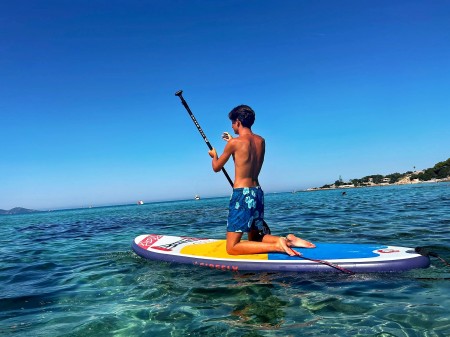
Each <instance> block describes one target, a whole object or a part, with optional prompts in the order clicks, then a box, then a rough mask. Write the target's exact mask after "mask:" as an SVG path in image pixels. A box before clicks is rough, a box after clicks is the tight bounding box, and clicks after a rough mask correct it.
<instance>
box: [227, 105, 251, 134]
mask: <svg viewBox="0 0 450 337" xmlns="http://www.w3.org/2000/svg"><path fill="white" fill-rule="evenodd" d="M228 118H229V119H230V120H232V121H236V120H238V121H240V122H241V123H242V126H244V127H246V128H251V127H252V125H253V123H254V122H255V112H254V111H253V109H252V108H250V107H249V106H248V105H239V106H237V107H235V108H234V109H233V110H231V111H230V113H229V114H228Z"/></svg>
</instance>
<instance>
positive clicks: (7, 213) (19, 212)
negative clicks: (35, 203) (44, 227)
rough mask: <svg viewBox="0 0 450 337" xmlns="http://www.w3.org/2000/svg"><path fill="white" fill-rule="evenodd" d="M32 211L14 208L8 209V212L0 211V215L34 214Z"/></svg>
mask: <svg viewBox="0 0 450 337" xmlns="http://www.w3.org/2000/svg"><path fill="white" fill-rule="evenodd" d="M36 212H39V211H36V210H34V209H28V208H23V207H15V208H12V209H10V210H9V211H7V210H3V209H0V215H12V214H27V213H36Z"/></svg>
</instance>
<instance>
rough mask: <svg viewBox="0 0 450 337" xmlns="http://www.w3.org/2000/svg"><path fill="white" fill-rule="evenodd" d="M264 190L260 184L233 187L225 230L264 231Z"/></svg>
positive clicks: (237, 231)
mask: <svg viewBox="0 0 450 337" xmlns="http://www.w3.org/2000/svg"><path fill="white" fill-rule="evenodd" d="M263 223H264V192H263V190H262V189H261V187H260V186H256V187H243V188H235V189H233V194H232V195H231V199H230V206H229V212H228V222H227V231H228V232H236V233H242V232H245V233H248V232H249V231H252V230H257V231H259V232H261V233H264V232H265V229H264V227H263Z"/></svg>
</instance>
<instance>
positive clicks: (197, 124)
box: [175, 90, 233, 187]
mask: <svg viewBox="0 0 450 337" xmlns="http://www.w3.org/2000/svg"><path fill="white" fill-rule="evenodd" d="M175 96H178V97H180V99H181V103H182V104H183V106H184V107H185V108H186V111H187V112H188V113H189V116H191V119H192V121H193V122H194V124H195V126H196V127H197V130H198V132H200V134H201V135H202V138H203V140H204V141H205V143H206V145H207V146H208V148H209V149H210V150H212V149H213V147H212V145H211V143H210V142H209V140H208V138H207V137H206V135H205V133H204V132H203V129H202V127H201V126H200V124H199V123H198V122H197V119H196V118H195V116H194V114H193V113H192V111H191V109H190V108H189V105H188V104H187V103H186V101H185V99H184V97H183V90H178V91H177V92H176V93H175ZM222 172H223V174H224V175H225V177H226V178H227V180H228V182H229V183H230V185H231V187H233V180H231V178H230V176H229V175H228V172H227V171H226V170H225V168H224V167H222Z"/></svg>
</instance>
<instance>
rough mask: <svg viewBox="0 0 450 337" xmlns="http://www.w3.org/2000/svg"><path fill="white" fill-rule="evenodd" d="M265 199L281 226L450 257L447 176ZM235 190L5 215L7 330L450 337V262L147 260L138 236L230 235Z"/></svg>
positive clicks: (281, 230)
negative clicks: (280, 267) (267, 269)
mask: <svg viewBox="0 0 450 337" xmlns="http://www.w3.org/2000/svg"><path fill="white" fill-rule="evenodd" d="M345 191H346V194H345V195H343V194H342V190H323V191H314V192H297V193H273V194H272V193H268V194H266V198H265V207H266V212H265V217H266V222H267V223H268V224H269V225H270V227H271V229H272V233H273V234H276V235H286V234H288V233H295V234H297V235H299V236H301V237H302V238H305V239H308V240H311V241H313V242H319V241H320V242H340V243H379V244H389V245H399V246H406V247H426V248H427V249H428V250H429V251H432V252H434V253H436V254H437V255H438V256H439V257H440V258H441V259H444V261H445V260H446V261H449V260H450V183H428V184H415V185H404V186H382V187H371V188H355V189H347V190H345ZM228 201H229V197H228V196H226V197H220V198H212V199H200V200H194V199H193V200H186V201H173V202H160V203H147V204H144V205H125V206H113V207H99V208H86V209H73V210H62V211H53V212H41V213H34V214H22V215H7V216H0V256H1V260H0V336H27V337H29V336H74V337H75V336H158V337H159V336H450V267H449V266H448V265H446V264H445V263H444V261H442V260H441V259H439V258H436V257H432V258H431V266H430V267H429V268H426V269H416V270H411V271H407V272H396V273H366V274H355V275H348V274H344V273H339V272H332V273H273V272H272V273H264V272H232V271H221V270H215V269H209V268H202V267H197V266H193V265H192V266H191V265H179V264H172V263H167V262H158V261H149V260H145V259H143V258H141V257H139V256H137V255H136V254H134V253H133V251H132V250H131V247H130V246H131V242H132V240H133V239H134V238H135V237H136V236H138V235H140V234H150V233H153V234H165V235H177V236H194V237H203V238H224V237H225V226H226V217H227V206H228Z"/></svg>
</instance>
